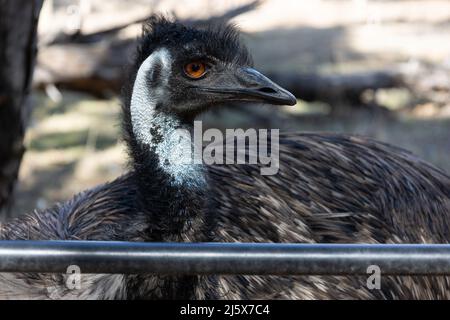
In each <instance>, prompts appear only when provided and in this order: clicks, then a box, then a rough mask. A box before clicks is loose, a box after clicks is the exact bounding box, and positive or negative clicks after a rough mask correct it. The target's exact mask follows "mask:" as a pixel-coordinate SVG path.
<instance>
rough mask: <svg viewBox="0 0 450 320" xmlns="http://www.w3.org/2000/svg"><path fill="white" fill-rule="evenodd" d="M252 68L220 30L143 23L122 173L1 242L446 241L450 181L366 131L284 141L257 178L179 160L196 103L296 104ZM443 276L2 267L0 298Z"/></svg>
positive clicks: (274, 290) (238, 291)
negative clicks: (191, 75)
mask: <svg viewBox="0 0 450 320" xmlns="http://www.w3.org/2000/svg"><path fill="white" fill-rule="evenodd" d="M200 57H204V58H202V59H209V60H208V61H210V63H211V64H212V65H213V66H212V67H211V69H210V71H209V73H207V74H206V76H204V77H202V78H199V79H198V80H195V81H194V80H189V79H187V78H186V77H184V76H183V74H182V73H181V72H180V71H179V70H180V69H182V66H183V64H184V63H186V61H187V62H189V61H191V60H192V59H200ZM250 64H251V62H250V59H249V57H248V54H247V53H246V51H245V49H244V48H243V47H242V46H241V45H240V44H239V42H238V40H237V39H236V33H235V32H234V31H233V30H232V29H230V28H225V29H221V30H219V31H217V30H206V31H204V30H203V31H201V30H194V29H189V28H185V27H183V26H181V25H179V24H177V23H172V22H169V21H167V20H165V19H162V18H154V19H152V20H151V21H150V22H149V27H148V28H147V30H146V31H145V33H144V36H143V38H142V40H141V42H140V45H139V47H138V52H137V56H136V59H135V64H134V66H133V67H132V70H131V75H130V81H128V83H127V85H128V87H127V88H126V90H125V91H124V103H123V110H124V114H123V115H124V129H125V139H126V141H127V144H128V146H129V153H130V159H131V160H130V170H129V172H128V173H127V174H125V175H124V176H122V177H120V178H118V179H117V180H115V181H112V182H110V183H107V184H104V185H101V186H98V187H96V188H94V189H91V190H87V191H84V192H82V193H80V194H79V195H77V196H75V197H74V198H73V199H71V200H69V201H68V202H65V203H62V204H58V205H56V206H55V207H53V208H51V209H48V210H44V211H36V212H34V213H31V214H29V215H26V216H24V217H22V218H19V219H16V220H14V221H11V222H9V223H7V224H4V225H1V226H0V237H1V239H33V240H48V239H63V240H66V239H67V240H118V241H179V242H188V241H192V242H202V241H218V242H301V243H316V242H329V243H447V242H448V239H449V230H450V229H449V227H450V225H449V224H450V222H449V221H450V219H449V218H450V178H449V176H447V175H446V174H445V173H443V172H442V171H440V170H439V169H437V168H435V167H433V166H432V165H430V164H428V163H426V162H424V161H422V160H420V159H418V158H416V157H415V156H413V155H411V154H410V153H408V152H406V151H404V150H401V149H398V148H396V147H393V146H390V145H387V144H384V143H380V142H377V141H374V140H371V139H368V138H362V137H356V136H346V135H336V134H317V133H299V134H287V135H286V134H285V135H281V136H280V168H279V171H278V173H277V174H276V175H267V176H263V175H261V174H260V167H259V166H257V165H227V166H222V165H218V166H214V165H212V166H190V165H188V166H181V167H179V166H177V164H176V163H175V162H173V160H174V159H173V158H172V156H173V152H175V154H177V152H179V149H180V148H182V147H183V144H184V143H185V142H186V141H184V140H183V139H181V140H180V139H179V138H180V137H174V136H173V135H172V133H173V132H174V130H175V129H177V128H180V127H181V128H183V129H186V130H191V129H192V122H193V119H194V118H195V116H196V115H198V114H199V113H201V112H203V111H204V110H206V109H208V108H211V107H214V106H215V105H217V104H221V103H225V102H226V101H229V100H243V101H247V100H252V101H261V100H263V101H270V102H274V103H278V104H282V103H291V102H292V96H290V95H289V94H288V93H287V92H286V91H285V90H283V89H282V88H280V87H278V86H277V85H276V84H274V83H272V82H270V80H268V79H267V78H265V77H264V76H262V75H261V74H259V73H256V72H253V71H252V72H249V70H250V69H249V66H250ZM169 66H170V67H169ZM236 79H237V80H236ZM243 84H244V85H245V86H246V87H245V88H239V90H234V91H233V92H232V91H230V90H231V89H230V87H233V88H235V87H236V86H237V85H243ZM224 85H226V86H228V87H227V88H224V87H223V86H224ZM267 88H270V90H268V89H267ZM231 92H232V93H231ZM174 138H176V139H174ZM180 144H181V145H180ZM449 280H450V279H449V278H448V277H383V278H382V283H381V290H370V289H368V288H367V286H366V278H365V277H332V276H322V277H319V276H317V277H316V276H304V277H287V276H286V277H282V276H158V275H83V276H82V283H81V289H78V290H69V289H67V287H66V286H65V278H64V276H63V275H49V274H17V273H10V274H7V273H4V274H1V275H0V297H1V298H35V299H38V298H58V299H72V298H77V299H135V298H140V299H150V298H187V299H204V298H233V299H240V298H245V299H261V298H265V299H272V298H288V299H290V298H291V299H294V298H295V299H314V298H317V299H332V298H336V299H339V298H355V299H363V298H397V299H399V298H450V281H449Z"/></svg>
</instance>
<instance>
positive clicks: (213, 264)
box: [0, 241, 450, 275]
mask: <svg viewBox="0 0 450 320" xmlns="http://www.w3.org/2000/svg"><path fill="white" fill-rule="evenodd" d="M70 265H76V266H78V267H79V268H80V270H81V272H82V273H125V274H132V273H152V274H259V275H269V274H271V275H367V273H368V271H367V268H368V266H370V265H377V266H378V267H379V268H380V270H381V273H382V274H384V275H450V245H446V244H439V245H425V244H419V245H413V244H396V245H390V244H389V245H385V244H383V245H381V244H269V243H148V242H147V243H138V242H110V241H0V272H43V273H44V272H45V273H65V272H66V270H67V268H68V266H70Z"/></svg>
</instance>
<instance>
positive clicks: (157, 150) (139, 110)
mask: <svg viewBox="0 0 450 320" xmlns="http://www.w3.org/2000/svg"><path fill="white" fill-rule="evenodd" d="M170 72H171V70H170V55H169V53H168V51H167V50H165V49H159V50H157V51H155V52H153V53H152V54H151V55H150V56H149V57H148V58H147V59H146V60H145V61H144V62H143V63H142V65H141V66H140V68H139V70H138V73H137V76H136V80H135V83H134V86H133V94H132V97H131V105H130V114H131V122H132V127H133V134H134V137H135V139H136V141H137V143H138V145H140V146H141V148H143V149H144V152H146V153H148V155H149V157H147V158H148V159H154V161H156V162H157V167H158V169H159V170H160V171H161V172H162V173H163V174H165V175H166V177H167V182H168V183H170V184H171V185H172V186H174V187H187V188H202V187H204V184H205V177H204V175H203V168H202V166H201V165H200V164H194V163H193V159H192V156H191V155H192V151H191V150H192V141H191V138H190V133H191V131H192V124H191V123H183V122H182V121H181V120H180V119H179V118H178V117H177V116H176V115H175V114H173V113H172V114H171V113H169V112H168V111H167V110H170V107H173V106H166V105H164V103H165V100H167V97H165V95H164V93H165V92H168V90H166V89H167V86H168V79H169V77H170Z"/></svg>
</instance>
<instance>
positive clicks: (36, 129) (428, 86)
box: [0, 0, 450, 217]
mask: <svg viewBox="0 0 450 320" xmlns="http://www.w3.org/2000/svg"><path fill="white" fill-rule="evenodd" d="M10 2H15V1H10ZM19 2H20V1H19ZM37 2H39V1H37ZM6 5H7V4H6V3H5V0H2V3H0V6H6ZM31 10H32V11H33V14H34V17H36V11H37V12H38V14H39V23H38V26H37V39H35V40H33V41H35V46H36V47H37V49H38V51H37V56H36V63H35V68H34V75H33V77H32V79H30V84H29V86H30V87H29V88H28V89H29V90H25V93H27V92H28V91H30V94H29V98H28V100H27V103H26V106H22V110H25V111H22V113H21V118H20V119H21V121H22V122H23V123H22V125H23V127H24V128H26V130H22V131H23V141H24V146H25V148H26V151H25V153H24V154H23V157H21V161H20V159H19V161H17V159H16V160H15V162H14V163H15V164H14V166H12V167H11V166H10V167H8V168H9V169H8V170H12V172H14V170H16V169H17V171H18V183H14V184H13V185H14V188H13V190H14V189H15V191H14V201H10V200H11V199H12V196H11V194H10V193H11V192H10V190H9V189H11V188H9V189H8V188H7V189H5V190H7V191H4V192H3V195H4V198H6V197H7V198H8V201H6V200H5V201H4V202H3V207H4V209H3V210H5V208H8V211H9V214H10V215H13V216H15V215H18V214H22V213H26V212H30V211H31V210H33V209H35V208H38V209H42V208H46V207H48V206H50V205H52V204H53V203H54V202H56V201H61V200H65V199H68V198H70V197H71V196H73V194H75V193H77V192H80V191H82V190H84V189H86V188H90V187H93V186H95V185H97V184H99V183H102V182H106V181H108V180H111V179H114V178H115V177H117V176H119V175H121V174H122V173H123V172H124V171H125V170H126V158H125V154H124V146H123V143H122V142H121V141H120V127H119V116H120V101H119V94H120V87H121V85H122V83H123V81H124V71H125V68H124V66H125V65H126V63H127V62H128V61H129V60H130V58H131V55H132V52H133V48H134V40H135V39H136V37H137V36H138V35H139V34H140V31H141V22H142V21H144V20H145V19H146V18H147V17H148V16H150V15H151V14H152V13H165V14H168V15H170V16H173V17H176V18H178V19H180V20H182V21H184V22H185V23H187V24H200V25H201V24H205V23H208V22H211V21H217V20H229V21H231V22H233V23H235V24H236V25H238V26H239V27H240V29H241V30H242V32H243V41H244V42H245V43H246V44H247V46H248V47H249V49H250V51H251V53H252V54H253V56H254V61H255V66H256V67H257V68H258V69H259V70H261V71H262V72H264V73H267V74H268V75H269V76H270V77H272V78H273V79H274V80H275V81H277V82H278V83H279V84H281V85H282V86H284V87H286V88H287V89H289V90H290V91H292V92H293V93H295V94H296V96H297V97H298V103H297V105H296V106H295V107H281V108H276V107H270V106H261V105H258V106H230V108H226V109H221V110H216V111H214V112H210V113H209V114H207V115H205V116H204V117H203V120H204V121H205V124H204V127H208V126H209V127H216V128H238V127H241V128H248V127H256V128H259V127H263V128H268V127H271V128H280V129H281V131H332V132H346V133H356V134H362V135H366V136H370V137H374V138H376V139H379V140H381V141H385V142H388V143H391V144H393V145H396V146H400V147H402V148H405V149H408V150H411V151H412V152H413V153H415V154H417V155H418V156H420V157H422V158H424V159H425V160H427V161H429V162H431V163H433V164H434V165H436V166H438V167H440V168H442V169H443V170H445V171H446V172H450V1H444V0H440V1H439V0H396V1H388V0H385V1H382V0H308V1H306V0H305V1H296V0H265V1H250V0H215V1H208V0H189V1H187V0H186V1H182V0H126V1H123V0H120V1H119V0H45V1H44V3H43V5H42V7H40V6H39V5H37V6H36V7H34V8H32V9H31ZM23 12H24V10H22V14H23ZM0 14H1V13H0ZM22 19H30V21H31V20H32V19H31V16H30V18H27V17H23V16H21V18H15V19H10V21H9V23H10V24H11V25H14V23H17V22H19V23H21V22H23V20H22ZM0 24H1V23H0ZM3 24H4V25H3V28H4V29H6V28H9V29H8V30H9V31H11V28H13V27H12V26H11V25H9V26H8V25H6V24H5V22H3ZM0 29H1V26H0ZM4 32H5V31H4ZM1 39H2V37H1V33H0V42H1V41H2V40H1ZM11 43H13V42H11ZM14 43H16V42H14ZM3 46H4V48H3V51H5V50H6V49H5V48H6V47H5V44H3ZM1 50H2V49H1V43H0V51H1ZM31 52H33V50H31ZM0 57H2V59H6V58H5V57H7V54H3V55H2V54H0ZM1 62H2V64H5V62H4V61H1ZM6 64H8V63H6ZM6 64H5V65H6ZM10 72H16V71H10ZM17 72H18V71H17ZM10 74H11V73H10ZM4 76H5V73H3V77H4ZM0 89H2V86H1V85H0ZM0 91H1V90H0ZM0 98H1V94H0ZM21 101H22V100H21ZM0 104H1V99H0ZM7 122H9V120H7V119H6V117H5V116H4V117H3V119H1V120H0V125H2V126H3V129H5V128H6V126H7V125H10V123H7ZM0 131H2V128H0ZM8 132H11V131H10V130H8ZM0 134H1V132H0ZM19 142H20V141H19ZM5 154H6V153H5ZM0 156H1V155H0ZM0 162H1V161H0ZM3 162H5V163H6V162H7V161H6V160H5V161H3ZM19 163H20V169H19ZM0 165H1V163H0ZM3 165H4V166H5V164H3ZM5 167H7V166H5ZM11 168H13V169H11ZM1 170H4V171H3V172H6V171H5V170H6V169H4V168H3V169H2V168H0V172H2V171H1ZM5 179H6V178H5V177H3V182H4V181H5ZM1 183H2V179H0V184H1ZM8 183H9V182H8ZM0 187H1V186H0ZM0 204H1V203H0ZM4 216H5V215H3V216H2V217H4Z"/></svg>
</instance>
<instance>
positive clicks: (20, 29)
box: [0, 0, 42, 209]
mask: <svg viewBox="0 0 450 320" xmlns="http://www.w3.org/2000/svg"><path fill="white" fill-rule="evenodd" d="M41 7H42V0H13V1H11V0H0V209H8V208H9V206H10V205H11V203H12V193H13V190H14V186H15V183H16V180H17V175H18V172H19V167H20V162H21V160H22V155H23V153H24V150H25V148H24V146H23V137H24V133H25V127H26V123H27V118H28V114H29V107H28V94H29V92H30V85H31V80H32V75H33V69H34V63H35V57H36V51H37V48H36V29H37V22H38V17H39V12H40V9H41Z"/></svg>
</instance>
